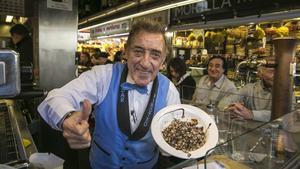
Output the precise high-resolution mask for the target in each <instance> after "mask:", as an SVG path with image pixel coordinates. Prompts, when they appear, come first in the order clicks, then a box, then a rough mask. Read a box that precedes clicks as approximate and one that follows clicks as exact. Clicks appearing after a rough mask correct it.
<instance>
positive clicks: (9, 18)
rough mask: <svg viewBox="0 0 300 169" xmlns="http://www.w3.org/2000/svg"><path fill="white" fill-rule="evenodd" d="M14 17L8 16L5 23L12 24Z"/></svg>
mask: <svg viewBox="0 0 300 169" xmlns="http://www.w3.org/2000/svg"><path fill="white" fill-rule="evenodd" d="M13 18H14V16H11V15H6V18H5V22H9V23H10V22H11V21H12V20H13Z"/></svg>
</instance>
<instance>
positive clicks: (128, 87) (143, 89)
mask: <svg viewBox="0 0 300 169" xmlns="http://www.w3.org/2000/svg"><path fill="white" fill-rule="evenodd" d="M121 88H122V89H123V90H137V91H138V92H139V93H141V94H147V92H148V89H147V86H139V85H137V84H131V83H128V82H124V83H122V84H121Z"/></svg>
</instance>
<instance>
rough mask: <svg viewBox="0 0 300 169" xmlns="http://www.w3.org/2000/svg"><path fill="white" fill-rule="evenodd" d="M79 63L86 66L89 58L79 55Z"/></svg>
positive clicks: (82, 54)
mask: <svg viewBox="0 0 300 169" xmlns="http://www.w3.org/2000/svg"><path fill="white" fill-rule="evenodd" d="M79 61H80V64H86V63H87V62H88V61H89V58H88V56H87V55H86V54H84V53H81V54H80V59H79Z"/></svg>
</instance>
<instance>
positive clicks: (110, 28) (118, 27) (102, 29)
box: [91, 21, 129, 37]
mask: <svg viewBox="0 0 300 169" xmlns="http://www.w3.org/2000/svg"><path fill="white" fill-rule="evenodd" d="M128 30H129V21H123V22H118V23H112V24H107V25H103V26H99V27H96V28H94V29H91V37H97V36H104V35H113V34H118V33H125V32H128Z"/></svg>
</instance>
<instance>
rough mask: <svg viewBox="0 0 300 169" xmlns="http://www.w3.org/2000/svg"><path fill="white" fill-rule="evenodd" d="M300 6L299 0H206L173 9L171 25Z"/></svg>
mask: <svg viewBox="0 0 300 169" xmlns="http://www.w3.org/2000/svg"><path fill="white" fill-rule="evenodd" d="M297 5H298V7H299V0H277V1H276V2H274V1H272V0H264V1H261V0H204V1H200V2H197V3H193V4H189V5H185V6H180V7H177V8H173V9H171V12H170V25H178V24H187V23H195V22H202V21H210V20H219V19H226V18H233V17H235V16H236V17H243V16H250V15H255V14H258V13H260V14H263V13H270V12H274V11H275V10H277V11H280V10H282V9H286V8H295V7H297Z"/></svg>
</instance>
